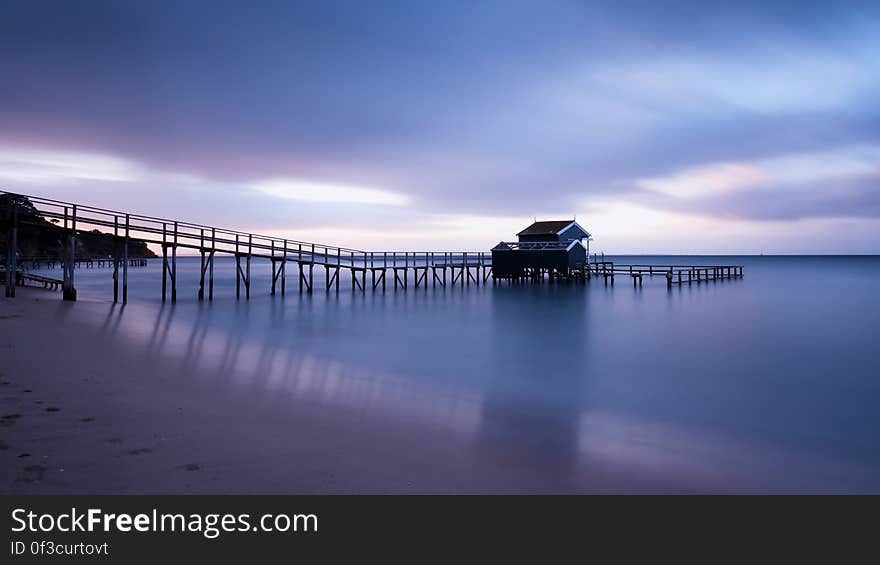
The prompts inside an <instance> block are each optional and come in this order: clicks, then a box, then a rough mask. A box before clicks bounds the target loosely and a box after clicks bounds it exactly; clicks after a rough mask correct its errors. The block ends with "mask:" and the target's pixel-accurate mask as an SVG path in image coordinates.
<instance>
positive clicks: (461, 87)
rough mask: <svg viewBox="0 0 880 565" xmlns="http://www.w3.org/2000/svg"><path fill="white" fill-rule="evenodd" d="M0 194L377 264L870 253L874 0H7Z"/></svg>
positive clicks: (875, 192)
mask: <svg viewBox="0 0 880 565" xmlns="http://www.w3.org/2000/svg"><path fill="white" fill-rule="evenodd" d="M0 3H2V6H3V10H2V13H3V17H2V18H0V71H2V72H0V189H3V190H9V191H14V192H20V193H25V194H34V195H39V196H46V197H53V198H59V199H63V200H69V201H75V202H79V203H83V204H92V205H98V206H102V207H106V208H114V209H119V210H123V211H130V212H137V213H143V214H150V215H155V216H163V217H170V218H174V219H178V220H185V221H194V222H201V223H206V224H211V225H217V226H220V227H227V228H237V229H244V230H250V231H254V232H256V233H261V234H267V235H277V236H279V237H290V238H294V239H300V240H306V241H317V242H320V243H326V244H332V245H344V246H346V247H351V248H355V249H365V250H473V251H478V250H485V249H488V248H490V247H492V246H493V245H494V244H496V243H497V242H498V241H501V240H511V239H514V237H515V234H516V232H518V231H519V230H521V229H522V228H523V227H525V226H526V225H528V224H529V223H531V221H532V220H533V219H534V218H537V219H539V220H541V219H543V220H551V219H569V218H572V217H576V218H577V220H578V222H579V223H580V224H581V225H583V226H584V227H586V228H587V229H588V230H589V231H590V232H591V233H592V234H593V237H594V241H593V244H592V250H594V251H600V252H601V251H604V252H606V253H610V254H613V253H880V3H878V2H876V1H875V2H846V1H836V2H811V1H808V0H807V1H798V2H769V1H767V0H764V1H761V2H752V1H749V0H744V1H739V2H718V3H715V2H711V1H701V2H676V1H667V2H654V1H651V2H627V1H608V2H587V1H582V2H574V1H555V0H540V1H535V2H527V1H526V2H518V1H513V0H507V1H495V0H488V1H481V0H471V1H434V2H419V1H406V2H403V1H401V2H385V1H373V2H362V1H351V2H336V1H326V2H303V3H299V2H294V1H285V2H271V1H260V2H227V1H224V0H213V1H210V2H200V1H187V2H176V1H175V2H168V1H161V0H160V1H150V2H143V1H138V2H127V1H121V0H115V1H97V0H95V1H89V2H63V1H43V0H23V1H19V0H11V1H10V0H0Z"/></svg>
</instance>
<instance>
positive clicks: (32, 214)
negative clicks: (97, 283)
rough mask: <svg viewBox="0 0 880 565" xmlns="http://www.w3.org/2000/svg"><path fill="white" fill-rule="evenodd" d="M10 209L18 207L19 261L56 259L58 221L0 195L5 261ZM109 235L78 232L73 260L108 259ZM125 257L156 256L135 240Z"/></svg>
mask: <svg viewBox="0 0 880 565" xmlns="http://www.w3.org/2000/svg"><path fill="white" fill-rule="evenodd" d="M12 205H16V206H18V235H17V239H18V254H19V256H20V257H60V256H61V249H62V244H61V242H62V238H63V237H64V235H65V229H64V228H63V227H61V226H58V225H56V223H57V222H58V220H52V221H49V220H47V219H46V218H44V217H43V216H42V215H40V213H39V212H38V211H37V209H36V208H35V207H34V205H33V204H32V203H31V202H30V200H28V198H27V197H26V196H17V195H11V194H4V195H0V210H3V213H2V214H0V253H2V255H0V256H3V257H5V256H6V250H7V247H8V244H9V242H8V238H9V224H10V220H11V219H10V215H9V212H8V210H11V209H12ZM115 238H116V236H114V235H113V234H110V233H104V232H101V231H100V230H97V229H95V230H92V231H88V232H80V233H78V234H77V236H76V257H77V258H78V259H90V258H96V257H110V256H112V255H113V252H114V248H115ZM128 256H129V257H130V258H133V259H143V258H148V259H149V258H154V257H157V255H156V254H155V253H154V252H153V251H151V250H150V248H149V247H147V244H146V242H144V241H143V240H140V239H136V238H129V240H128Z"/></svg>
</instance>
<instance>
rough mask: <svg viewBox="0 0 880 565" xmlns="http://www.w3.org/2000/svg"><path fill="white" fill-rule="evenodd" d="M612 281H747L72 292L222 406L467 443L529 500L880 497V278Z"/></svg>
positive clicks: (763, 273)
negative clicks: (598, 481)
mask: <svg viewBox="0 0 880 565" xmlns="http://www.w3.org/2000/svg"><path fill="white" fill-rule="evenodd" d="M616 260H617V261H620V262H632V263H655V264H668V263H697V264H710V263H724V264H740V265H744V267H745V276H744V278H742V279H735V280H725V281H715V282H708V283H705V282H704V283H701V284H696V283H694V284H692V285H686V284H685V285H683V286H681V287H679V286H674V287H673V288H672V289H671V290H668V289H667V288H666V285H665V280H664V278H663V277H662V276H658V277H654V278H653V279H648V278H646V279H645V283H644V286H643V287H641V288H634V287H633V286H632V284H631V283H630V282H629V281H628V280H627V277H622V276H620V277H618V278H617V281H616V284H615V285H614V286H610V285H605V284H603V282H602V280H601V279H598V280H597V279H594V280H593V281H591V282H589V283H587V284H582V285H581V284H547V283H545V284H540V285H533V284H522V285H510V284H507V283H503V284H498V285H493V284H492V283H491V281H490V282H489V284H488V285H483V286H476V285H473V284H471V285H470V286H467V287H461V286H456V287H447V288H441V287H437V288H434V287H432V286H430V285H429V286H427V287H421V288H418V289H416V288H414V286H413V284H412V281H410V287H409V289H408V290H407V291H402V290H397V291H394V290H392V285H391V284H389V287H388V289H387V290H386V291H385V292H384V293H383V292H381V290H378V291H372V290H370V289H369V288H368V290H367V292H365V293H361V292H360V291H357V292H352V290H351V281H350V279H349V278H348V276H347V275H346V274H345V273H344V272H343V279H342V281H341V284H340V290H339V292H338V293H336V292H331V293H329V294H326V293H325V292H324V291H323V286H322V284H323V283H322V274H323V269H316V270H315V275H316V280H315V286H316V291H315V293H314V294H313V295H301V294H299V292H298V283H297V275H296V270H295V268H293V266H291V268H290V269H289V271H288V285H287V296H286V297H284V298H282V297H281V296H274V297H272V296H270V295H269V292H268V289H269V280H270V274H269V266H268V263H267V262H262V261H257V260H255V261H254V263H253V266H252V270H253V283H252V284H253V286H252V293H251V299H250V300H244V299H243V298H242V299H241V300H236V299H235V297H234V290H235V283H234V280H235V279H234V270H233V262H232V260H231V259H222V258H220V259H218V260H217V264H216V267H215V299H214V301H213V302H208V301H204V302H199V301H198V300H197V299H196V289H197V281H198V269H199V266H198V258H181V259H179V264H178V277H179V285H178V301H177V303H176V304H174V305H171V304H170V303H166V304H164V305H163V304H162V303H161V302H160V299H159V298H160V288H161V283H160V261H158V260H152V261H150V265H149V266H148V267H146V268H131V269H130V270H129V293H130V294H129V296H130V303H129V305H128V306H127V307H125V308H124V309H123V308H119V307H116V308H112V306H111V304H110V301H111V299H112V286H111V279H110V271H109V270H107V269H85V268H81V269H79V270H77V273H76V276H77V288H78V292H79V297H80V300H82V301H87V302H97V303H98V304H99V305H98V306H96V307H97V308H106V309H107V313H108V316H107V324H112V326H113V329H114V331H115V332H119V333H120V334H122V335H125V336H127V338H128V339H130V340H131V341H132V342H133V343H134V344H136V345H137V346H138V347H142V348H143V350H144V351H145V352H148V353H149V354H151V355H157V356H162V357H163V358H171V359H178V360H179V361H180V363H182V364H185V365H186V366H187V367H192V368H193V373H194V374H195V373H198V374H202V375H214V376H215V378H216V386H225V387H238V388H240V389H241V390H242V393H243V394H248V393H251V394H266V393H270V394H274V395H280V397H282V398H286V397H290V398H292V399H300V400H302V399H305V400H308V401H312V402H316V403H320V404H325V405H327V406H328V407H340V406H341V407H345V408H346V409H354V410H358V411H360V412H361V413H363V414H365V415H366V416H367V417H369V415H370V414H371V413H376V414H379V413H381V414H382V415H383V416H386V417H387V416H388V415H391V417H394V418H398V419H399V420H400V422H401V423H402V424H405V423H406V422H418V423H420V424H426V425H431V426H434V427H436V428H438V429H443V430H448V431H449V433H453V434H459V435H464V436H465V437H467V438H469V439H470V442H469V443H468V445H469V446H470V447H469V449H473V450H475V451H478V452H479V453H480V454H481V455H482V456H484V457H489V458H497V459H498V460H503V461H505V462H507V464H509V465H511V466H529V467H536V468H540V469H542V470H543V471H545V473H544V474H543V475H542V476H545V477H549V479H547V480H548V481H551V482H555V483H556V484H555V485H554V484H548V483H542V484H535V485H534V490H535V491H547V490H567V489H568V486H570V490H579V489H583V488H584V486H585V485H586V488H589V481H590V477H591V476H600V475H601V476H603V477H604V479H603V481H604V483H603V484H606V485H610V487H609V490H615V488H614V484H615V483H614V480H613V475H614V474H615V473H620V472H625V473H628V474H630V475H631V476H636V477H639V478H640V480H641V481H642V482H643V483H644V484H645V485H649V487H648V490H659V491H663V490H667V489H668V490H672V491H682V490H684V491H688V490H694V491H701V492H702V491H710V492H880V442H878V440H877V437H878V435H880V410H878V401H880V370H878V359H880V354H878V348H877V334H876V331H877V328H878V326H880V300H878V295H877V293H878V290H880V284H878V281H880V258H878V257H700V258H692V257H689V258H683V257H653V256H652V257H626V258H616ZM53 273H54V274H53ZM45 274H48V275H50V276H59V277H60V270H58V269H56V270H54V271H51V270H50V271H46V272H45ZM390 282H391V281H389V283H390ZM368 284H369V281H368ZM424 449H431V447H430V446H425V447H424ZM389 464H393V462H389ZM627 484H630V483H627ZM560 485H561V486H560ZM622 490H626V489H625V488H623V487H622Z"/></svg>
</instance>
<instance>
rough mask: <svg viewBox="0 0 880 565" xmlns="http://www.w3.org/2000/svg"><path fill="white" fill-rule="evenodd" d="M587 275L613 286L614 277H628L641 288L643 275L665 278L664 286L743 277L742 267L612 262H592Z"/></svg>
mask: <svg viewBox="0 0 880 565" xmlns="http://www.w3.org/2000/svg"><path fill="white" fill-rule="evenodd" d="M589 273H590V275H592V276H601V277H603V279H604V280H605V284H608V283H609V282H610V283H611V284H612V285H613V284H614V276H615V275H623V276H629V277H630V278H632V282H633V286H642V280H643V279H644V277H645V275H647V276H648V277H654V276H663V277H666V286H667V287H668V288H672V286H673V285H675V284H678V285H682V284H693V283H701V282H709V281H716V280H724V279H737V278H742V276H743V266H742V265H641V264H628V263H618V264H616V265H615V264H614V262H612V261H605V260H604V259H603V260H601V261H593V262H591V263H590V269H589Z"/></svg>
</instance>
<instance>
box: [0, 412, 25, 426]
mask: <svg viewBox="0 0 880 565" xmlns="http://www.w3.org/2000/svg"><path fill="white" fill-rule="evenodd" d="M19 418H21V414H6V415H5V416H0V426H12V425H14V424H15V421H16V420H18V419H19Z"/></svg>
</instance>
